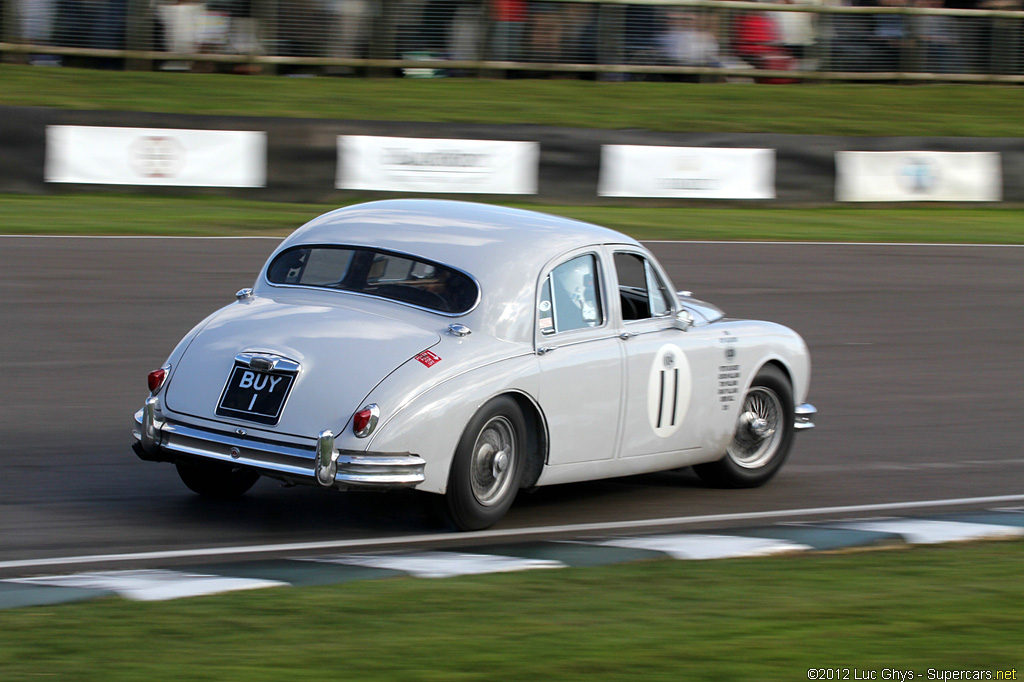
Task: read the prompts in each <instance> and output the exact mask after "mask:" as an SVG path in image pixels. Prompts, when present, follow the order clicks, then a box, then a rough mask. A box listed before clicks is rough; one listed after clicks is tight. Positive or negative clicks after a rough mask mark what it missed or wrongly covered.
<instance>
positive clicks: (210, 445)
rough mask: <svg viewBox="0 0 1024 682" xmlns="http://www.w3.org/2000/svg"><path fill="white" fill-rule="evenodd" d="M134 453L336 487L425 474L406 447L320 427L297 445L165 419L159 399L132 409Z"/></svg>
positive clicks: (411, 481)
mask: <svg viewBox="0 0 1024 682" xmlns="http://www.w3.org/2000/svg"><path fill="white" fill-rule="evenodd" d="M133 435H134V436H135V439H136V441H137V442H136V443H135V445H134V448H133V449H134V450H135V453H136V454H137V455H138V456H139V457H140V458H142V459H144V460H147V461H156V462H177V461H180V460H192V461H194V460H196V459H207V460H215V461H220V462H225V463H228V464H232V465H234V466H239V467H247V468H250V469H253V470H255V471H258V472H259V473H260V474H263V475H265V476H270V477H271V478H279V479H282V480H285V481H288V482H293V483H306V484H319V485H321V486H324V487H338V488H343V489H344V488H377V489H380V488H409V487H414V486H417V485H419V484H420V483H422V482H423V480H424V472H423V470H424V467H425V466H426V461H425V460H423V458H421V457H419V456H417V455H413V454H410V453H375V452H363V451H353V450H338V449H337V448H335V446H334V436H333V434H332V433H331V432H330V431H323V432H321V433H320V434H319V436H318V437H317V439H316V440H312V439H311V441H310V443H311V444H310V445H308V446H307V445H296V444H292V443H283V442H279V441H272V440H267V439H263V438H255V437H251V436H247V435H238V434H237V433H234V434H233V433H227V432H223V431H216V430H213V429H208V428H202V427H197V426H193V425H187V424H183V423H180V422H176V421H171V420H168V419H164V418H163V417H162V415H161V414H160V411H159V399H158V398H149V399H148V400H147V401H146V404H145V405H144V406H143V408H142V409H141V410H139V411H138V412H137V413H136V414H135V428H134V430H133Z"/></svg>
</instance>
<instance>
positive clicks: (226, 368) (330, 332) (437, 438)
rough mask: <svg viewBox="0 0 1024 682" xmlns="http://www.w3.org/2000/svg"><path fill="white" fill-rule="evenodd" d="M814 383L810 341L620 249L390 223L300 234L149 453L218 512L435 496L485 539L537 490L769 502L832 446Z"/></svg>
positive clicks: (549, 228)
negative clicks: (315, 498)
mask: <svg viewBox="0 0 1024 682" xmlns="http://www.w3.org/2000/svg"><path fill="white" fill-rule="evenodd" d="M809 382H810V360H809V357H808V353H807V347H806V345H805V344H804V342H803V340H802V339H801V338H800V336H798V335H797V334H796V333H795V332H793V331H791V330H789V329H787V328H785V327H782V326H780V325H777V324H773V323H770V322H756V321H748V320H732V319H726V318H724V317H723V315H722V312H721V311H720V310H718V309H717V308H715V307H714V306H712V305H710V304H707V303H703V302H700V301H697V300H695V299H693V298H691V297H690V296H689V295H687V294H685V293H680V294H677V293H676V292H675V289H674V288H673V287H672V284H671V282H670V281H669V278H668V276H667V275H666V274H665V271H664V270H663V269H662V268H661V266H660V265H659V264H658V262H657V261H656V260H655V258H654V257H653V256H652V255H651V253H650V252H649V251H647V249H645V248H644V247H643V246H641V245H640V244H639V243H638V242H637V241H635V240H633V239H631V238H629V237H627V236H625V235H622V234H620V233H618V232H614V231H612V230H608V229H605V228H602V227H597V226H595V225H590V224H587V223H582V222H577V221H573V220H568V219H565V218H559V217H554V216H550V215H545V214H542V213H535V212H530V211H522V210H514V209H508V208H501V207H496V206H487V205H480V204H473V203H465V202H455V201H435V200H392V201H379V202H372V203H366V204H360V205H355V206H350V207H347V208H342V209H338V210H336V211H332V212H330V213H327V214H325V215H323V216H320V217H319V218H316V219H315V220H312V221H311V222H309V223H308V224H306V225H305V226H303V227H302V228H300V229H298V230H297V231H296V232H294V233H293V234H292V235H291V236H289V237H288V238H287V239H285V240H284V241H283V242H282V243H281V245H280V246H279V247H278V248H277V249H276V250H275V251H274V253H273V254H272V255H271V256H270V258H269V260H268V261H267V263H266V265H265V266H264V268H263V270H262V271H261V272H260V274H259V277H258V278H257V280H256V283H255V285H254V286H253V287H252V288H251V289H243V290H242V291H240V292H238V294H237V300H236V301H235V302H233V303H232V304H231V305H228V306H227V307H225V308H223V309H221V310H219V311H217V312H215V313H213V314H212V315H210V316H209V317H208V318H206V319H205V320H203V321H202V322H200V323H199V325H197V326H196V327H195V328H194V329H193V330H192V331H191V332H189V333H188V334H187V335H186V336H185V338H184V339H182V341H181V342H180V343H179V344H178V346H177V348H175V349H174V351H173V352H172V353H171V355H170V357H169V358H168V359H167V362H166V363H165V364H164V365H163V367H161V368H160V369H157V370H154V371H153V372H151V373H150V375H149V392H150V395H149V397H148V398H147V399H146V401H145V405H144V406H143V408H142V409H141V410H140V411H139V412H138V413H137V414H136V415H135V429H134V434H135V438H136V440H137V442H136V443H135V446H134V447H135V451H136V453H137V454H138V455H139V456H140V457H141V458H142V459H145V460H149V461H164V462H173V463H174V464H175V465H176V466H177V469H178V473H179V474H180V476H181V478H182V480H183V481H184V483H185V485H187V486H188V487H189V488H191V489H192V490H194V491H195V492H197V493H200V494H202V495H209V496H217V497H230V496H235V495H240V494H242V493H244V492H245V491H246V490H248V489H249V488H250V487H251V486H252V485H253V483H254V482H255V481H256V480H257V478H258V477H259V476H269V477H272V478H276V479H280V480H282V481H286V482H290V483H309V484H313V485H320V486H323V487H325V488H338V489H346V488H356V487H367V488H396V487H414V488H417V489H419V490H422V491H426V492H428V493H435V494H438V495H443V496H444V507H445V509H446V510H447V513H448V515H449V516H450V517H451V520H452V522H453V523H454V524H455V525H456V526H457V527H458V528H460V529H465V530H473V529H482V528H486V527H488V526H490V525H492V524H494V523H495V522H496V521H498V520H499V519H500V518H501V517H502V515H504V514H505V513H506V511H507V510H508V509H509V507H510V505H511V504H512V502H513V500H514V499H515V496H516V493H517V491H518V490H520V489H522V488H530V487H534V486H543V485H551V484H555V483H565V482H570V481H585V480H592V479H600V478H609V477H614V476H626V475H632V474H639V473H643V472H651V471H659V470H666V469H674V468H678V467H684V466H693V467H694V469H695V470H696V471H697V473H698V474H699V475H700V476H701V478H703V479H705V480H706V481H708V482H710V483H712V484H714V485H719V486H730V487H748V486H757V485H760V484H762V483H764V482H765V481H767V480H768V479H770V478H771V477H772V476H773V475H774V474H775V473H776V471H778V469H779V467H780V466H781V465H782V463H783V461H784V460H785V458H786V455H787V454H788V453H789V450H790V447H791V446H792V442H793V436H794V433H795V432H796V431H797V430H801V429H808V428H811V427H812V426H813V417H814V414H815V410H814V408H813V407H812V406H811V405H809V404H808V403H806V402H805V400H806V397H807V392H808V385H809Z"/></svg>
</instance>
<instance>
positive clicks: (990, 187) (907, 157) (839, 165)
mask: <svg viewBox="0 0 1024 682" xmlns="http://www.w3.org/2000/svg"><path fill="white" fill-rule="evenodd" d="M1002 194H1003V180H1002V168H1001V162H1000V157H999V153H998V152H836V201H1000V200H1001V199H1002Z"/></svg>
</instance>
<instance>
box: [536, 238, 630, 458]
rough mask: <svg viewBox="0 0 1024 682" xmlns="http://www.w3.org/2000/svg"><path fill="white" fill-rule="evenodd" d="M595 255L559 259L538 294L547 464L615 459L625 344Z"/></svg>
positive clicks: (599, 256)
mask: <svg viewBox="0 0 1024 682" xmlns="http://www.w3.org/2000/svg"><path fill="white" fill-rule="evenodd" d="M602 265H603V263H602V254H601V252H600V250H598V249H591V250H580V251H575V252H572V253H569V254H566V255H565V256H564V257H562V258H561V259H559V260H558V261H557V262H556V263H554V264H553V265H552V267H550V268H549V269H548V270H547V271H546V272H545V273H543V275H542V277H541V279H540V282H539V285H538V295H537V331H536V339H535V342H536V344H537V345H536V350H537V353H538V361H539V363H540V388H539V396H538V397H539V399H540V404H541V405H542V406H543V408H544V414H545V418H546V420H547V426H548V438H549V457H548V465H549V466H557V465H560V464H573V463H579V462H588V461H597V460H608V459H612V458H613V457H615V454H616V446H617V443H618V440H619V437H618V436H619V434H618V429H619V422H620V419H621V402H622V373H623V366H622V342H621V341H620V340H619V338H618V335H617V333H616V329H615V327H614V326H613V323H612V320H611V318H610V316H609V305H608V289H607V287H606V285H605V281H606V271H605V270H604V269H603V267H602Z"/></svg>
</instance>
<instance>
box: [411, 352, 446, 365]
mask: <svg viewBox="0 0 1024 682" xmlns="http://www.w3.org/2000/svg"><path fill="white" fill-rule="evenodd" d="M416 359H417V360H419V361H420V362H422V363H423V364H424V365H426V366H427V367H433V366H434V365H436V364H437V363H439V362H441V356H439V355H438V354H436V353H431V352H430V351H429V350H425V351H423V352H422V353H420V354H419V355H417V356H416Z"/></svg>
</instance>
